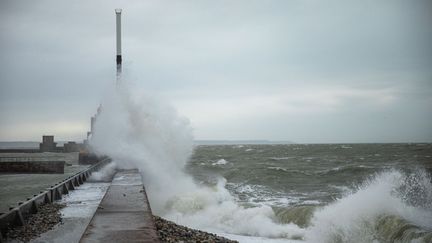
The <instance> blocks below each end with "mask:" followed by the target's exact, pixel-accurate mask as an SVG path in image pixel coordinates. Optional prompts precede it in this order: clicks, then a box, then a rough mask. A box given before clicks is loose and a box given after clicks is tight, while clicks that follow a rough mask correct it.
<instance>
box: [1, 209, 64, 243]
mask: <svg viewBox="0 0 432 243" xmlns="http://www.w3.org/2000/svg"><path fill="white" fill-rule="evenodd" d="M63 207H65V205H63V204H58V203H52V204H44V205H41V206H40V207H39V208H38V212H37V213H35V214H33V215H31V216H30V217H29V218H28V221H27V224H26V225H24V226H21V227H15V228H11V229H9V231H8V233H7V240H8V241H14V242H16V241H18V242H29V241H30V240H31V239H34V238H36V237H38V236H39V235H40V234H42V233H44V232H47V231H49V230H51V229H52V228H53V227H54V226H55V225H56V224H58V223H61V220H62V219H61V214H60V209H62V208H63Z"/></svg>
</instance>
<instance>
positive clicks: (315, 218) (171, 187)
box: [91, 83, 432, 242]
mask: <svg viewBox="0 0 432 243" xmlns="http://www.w3.org/2000/svg"><path fill="white" fill-rule="evenodd" d="M102 107H103V108H102V109H103V111H102V113H101V114H100V116H99V117H98V119H97V121H96V124H95V129H94V135H93V138H92V141H91V145H92V146H93V148H94V149H95V150H96V151H97V152H99V153H101V154H105V155H108V156H110V157H111V158H112V159H113V160H114V161H115V162H116V164H117V166H119V167H120V168H132V167H134V168H138V169H139V170H140V172H141V173H142V175H143V178H144V184H145V186H146V190H147V193H148V196H149V200H150V203H151V206H152V209H153V212H154V213H155V214H157V215H160V216H162V217H165V218H167V219H169V220H172V221H174V222H176V223H179V224H184V225H187V226H190V227H193V228H198V229H202V230H207V231H210V232H214V233H219V234H224V235H225V236H227V237H230V236H232V237H234V238H235V237H237V239H239V240H241V241H242V240H244V241H245V242H253V241H259V242H262V241H266V242H267V241H268V242H271V241H274V242H282V241H286V242H303V241H308V242H389V241H392V240H401V242H411V241H412V240H415V239H417V240H418V241H419V242H422V241H424V242H427V240H431V239H432V233H431V231H432V229H431V228H430V227H431V225H432V213H431V212H432V195H431V192H432V184H431V178H430V175H429V174H428V173H427V172H425V171H424V170H422V169H417V170H415V171H414V172H413V171H411V172H410V173H408V172H406V171H402V170H398V169H389V170H386V171H381V172H379V173H372V174H371V176H370V178H369V179H367V180H365V181H363V182H362V183H360V184H359V186H357V187H356V188H354V189H351V190H345V192H344V194H343V195H342V196H341V197H339V198H337V199H335V200H333V201H332V202H326V203H320V202H318V203H316V204H312V205H306V206H305V205H295V204H289V203H288V204H287V205H285V206H281V205H277V206H275V205H268V204H266V203H260V204H253V205H252V204H247V203H244V202H241V200H239V196H238V195H236V194H235V193H233V191H232V190H228V189H227V188H228V187H229V184H230V183H227V179H228V180H230V179H235V178H229V176H225V174H224V173H225V172H226V174H227V175H231V177H235V176H239V175H240V174H241V173H239V174H233V173H231V174H230V173H229V170H231V171H234V170H235V169H238V168H236V167H235V166H237V165H239V163H231V162H227V163H224V164H220V165H219V164H216V165H215V164H214V161H208V165H206V164H205V163H207V162H202V163H200V165H199V166H203V167H206V166H207V167H208V168H211V169H214V168H215V166H220V167H221V168H218V169H219V170H220V171H222V173H221V174H222V175H220V176H218V177H216V178H214V180H213V182H212V183H201V184H200V183H197V182H196V180H194V178H193V177H192V176H191V175H190V174H189V173H188V172H186V166H187V162H188V161H189V159H190V157H191V155H192V152H193V136H192V130H193V129H192V127H191V125H190V124H189V121H188V120H187V119H186V118H183V117H181V116H180V115H179V114H177V112H176V111H175V109H174V108H173V107H171V106H169V105H168V104H166V103H165V102H163V101H161V100H159V99H157V98H155V97H152V96H149V95H141V96H138V95H136V94H134V93H133V92H132V91H131V90H130V89H129V88H128V87H127V85H125V84H122V83H121V84H120V85H119V86H118V87H117V89H116V90H115V91H112V92H111V93H110V95H108V96H107V98H106V99H105V100H104V101H103V104H102ZM240 148H241V147H238V148H235V149H240ZM243 149H245V148H243ZM245 151H246V152H247V153H252V152H253V151H259V150H258V149H257V148H248V149H246V150H245ZM251 151H252V152H251ZM288 159H289V158H288ZM288 159H287V160H288ZM278 161H279V160H278ZM281 161H283V160H281ZM276 162H277V161H276ZM276 162H275V160H274V159H269V162H268V163H269V164H268V165H266V166H267V167H266V168H274V166H270V165H273V164H274V163H276ZM271 163H273V164H271ZM197 166H198V165H197ZM207 167H206V168H207ZM242 168H243V170H248V168H245V167H242ZM358 168H359V169H361V170H362V171H363V170H364V167H361V166H359V167H358ZM250 169H251V172H250V173H251V174H250V175H253V173H260V171H262V173H264V171H266V173H268V171H269V170H254V169H252V168H250ZM209 170H210V169H209ZM271 171H272V172H271V173H275V175H276V174H278V173H286V171H287V169H284V170H271ZM295 171H297V170H295ZM292 173H294V172H292ZM314 173H315V172H304V173H303V172H302V176H310V175H314ZM337 173H347V172H346V171H344V170H339V169H338V170H332V173H331V175H329V176H331V177H336V176H338V175H335V174H337ZM350 173H351V172H350ZM315 174H316V173H315ZM327 174H330V173H326V174H322V175H320V176H327ZM278 175H279V174H278ZM372 175H373V176H372ZM255 176H257V177H260V176H262V177H264V176H267V175H264V174H263V175H259V174H257V175H255ZM279 176H281V175H279ZM290 176H291V177H293V178H295V177H296V176H297V175H290ZM316 176H318V175H316ZM225 178H227V179H225Z"/></svg>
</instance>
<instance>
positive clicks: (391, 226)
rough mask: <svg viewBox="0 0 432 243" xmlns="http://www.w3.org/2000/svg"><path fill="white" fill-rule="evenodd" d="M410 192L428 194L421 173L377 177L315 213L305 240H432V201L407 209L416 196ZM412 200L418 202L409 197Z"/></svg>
mask: <svg viewBox="0 0 432 243" xmlns="http://www.w3.org/2000/svg"><path fill="white" fill-rule="evenodd" d="M413 178H416V179H415V180H414V179H413ZM412 181H415V182H416V183H415V184H413V183H412ZM414 186H415V187H414ZM410 189H412V190H416V191H421V192H425V191H429V192H431V191H432V184H431V180H430V177H428V176H427V173H425V172H424V171H423V170H418V171H417V172H415V173H414V175H412V174H411V176H409V175H408V176H407V175H405V174H404V173H402V172H401V171H397V170H391V171H386V172H382V173H379V174H377V175H375V177H373V178H372V179H370V180H368V181H366V182H365V183H364V184H363V185H361V186H360V187H359V188H358V190H357V191H356V192H352V193H351V194H348V195H346V196H345V197H343V198H341V199H339V200H337V201H336V202H334V203H331V204H330V205H327V206H325V207H323V208H321V209H320V210H317V211H316V212H315V213H314V216H313V218H312V220H311V224H312V226H311V227H309V228H308V229H307V233H306V239H307V240H308V241H309V242H353V243H354V242H371V243H372V242H411V241H413V240H415V239H417V240H418V242H427V241H423V240H425V239H426V238H428V239H429V238H431V237H432V233H431V230H432V229H431V227H432V207H430V204H429V203H430V202H431V201H428V202H429V203H425V202H424V201H423V204H422V206H419V205H416V206H414V205H410V203H407V198H408V196H409V195H411V196H412V195H416V194H417V193H415V192H412V191H411V190H410ZM419 195H420V194H419ZM423 197H424V196H423ZM411 200H413V201H415V202H417V201H418V200H416V199H415V198H412V197H410V201H411ZM427 200H430V199H427ZM413 233H415V234H413Z"/></svg>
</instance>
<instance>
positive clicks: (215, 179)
mask: <svg viewBox="0 0 432 243" xmlns="http://www.w3.org/2000/svg"><path fill="white" fill-rule="evenodd" d="M110 141H111V140H110ZM152 141H153V140H152ZM0 145H2V147H3V148H16V147H22V148H24V147H25V148H31V147H36V146H37V143H34V144H33V145H31V144H30V143H20V144H18V143H15V144H11V143H9V144H8V143H2V144H0ZM18 145H19V146H18ZM158 146H159V143H158ZM133 147H134V146H133V144H129V145H128V147H127V148H128V149H130V148H133ZM141 148H142V147H139V149H141ZM125 149H126V147H120V148H119V151H125ZM139 149H138V150H133V153H132V152H129V151H128V152H127V153H126V154H125V153H123V154H120V155H121V156H117V157H118V158H116V159H114V160H116V161H115V162H116V163H117V165H118V166H120V165H121V163H123V162H124V161H125V160H127V159H130V160H133V158H130V157H129V156H131V155H134V156H135V155H137V154H139V153H138V151H139ZM154 149H155V147H153V148H152V149H151V150H149V151H154ZM171 150H172V148H169V151H171ZM143 151H144V150H143ZM116 154H118V152H115V153H113V154H112V155H110V156H111V157H113V158H114V157H115V156H116ZM136 157H137V160H139V161H140V162H139V163H140V165H141V166H142V170H141V169H140V170H141V171H142V174H143V178H144V180H145V184H146V189H147V193H148V195H149V199H150V202H151V206H152V209H153V213H154V214H157V215H159V216H162V217H165V218H167V219H169V220H171V221H174V222H176V223H178V224H182V225H186V226H189V227H191V228H196V229H201V230H205V231H208V232H212V233H216V234H218V235H221V236H224V237H226V238H229V239H233V240H238V241H239V242H246V243H247V242H251V243H254V242H266V243H271V242H273V243H276V242H278V243H282V242H290V243H293V242H295V243H301V242H313V243H320V242H328V243H333V242H337V243H351V242H352V243H359V242H360V243H362V242H365V243H387V242H412V243H431V242H432V144H431V143H398V144H216V145H215V144H212V145H196V146H194V149H193V153H192V156H191V157H190V158H189V160H187V162H186V164H185V165H184V167H183V173H184V174H185V175H184V176H183V175H182V176H178V175H177V173H172V172H173V171H175V170H177V167H175V165H176V164H177V163H167V164H168V166H165V165H164V164H163V160H155V159H154V158H155V157H151V159H146V156H144V155H142V154H139V156H136ZM120 167H121V166H120ZM163 175H167V177H163ZM190 178H192V179H191V180H193V184H194V185H197V186H191V185H189V184H188V183H185V182H184V181H187V180H189V179H190ZM146 180H147V181H146ZM156 182H157V183H156ZM164 182H166V183H165V184H164ZM161 183H162V184H161ZM152 184H155V185H156V186H153V185H152ZM157 185H163V186H162V187H158V186H157ZM155 188H156V189H155ZM185 188H188V189H187V190H186V189H185ZM170 189H172V190H173V191H174V192H175V194H173V195H175V196H170V197H168V196H167V194H168V191H169V190H170ZM182 189H184V190H182ZM164 196H167V199H165V198H164V199H163V200H162V199H160V200H159V199H158V197H164Z"/></svg>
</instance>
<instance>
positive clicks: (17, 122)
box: [0, 0, 432, 142]
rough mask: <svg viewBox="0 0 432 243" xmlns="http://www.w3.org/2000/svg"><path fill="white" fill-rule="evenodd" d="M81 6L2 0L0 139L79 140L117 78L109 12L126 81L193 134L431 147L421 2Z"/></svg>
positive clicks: (427, 35) (431, 74) (431, 35)
mask: <svg viewBox="0 0 432 243" xmlns="http://www.w3.org/2000/svg"><path fill="white" fill-rule="evenodd" d="M82 3H83V2H81V1H76V2H64V1H48V0H47V1H39V2H38V3H37V4H36V3H29V2H27V1H9V0H7V1H2V2H1V3H0V31H1V32H2V35H1V36H0V43H1V46H2V55H1V56H0V85H1V87H0V102H1V103H0V113H1V118H0V127H1V129H2V130H1V132H0V140H4V139H13V137H14V134H16V137H17V138H18V137H19V138H23V139H26V140H32V139H33V140H39V135H37V134H40V135H41V134H42V133H45V132H52V133H57V132H58V133H61V134H64V135H62V136H64V137H67V136H71V137H74V138H84V137H85V134H86V131H87V130H88V128H87V127H86V126H84V125H82V124H88V120H89V117H90V116H91V115H92V114H93V113H94V111H95V109H96V108H97V106H98V105H99V102H100V100H101V97H102V94H103V93H104V92H105V90H106V89H108V88H107V87H109V86H110V85H114V82H115V58H114V56H115V53H114V52H115V48H114V47H115V39H114V30H115V28H114V26H115V25H114V23H115V18H114V8H117V7H122V8H123V9H124V11H123V54H124V75H125V77H126V80H128V82H130V83H132V85H134V88H135V90H136V91H137V92H144V91H145V92H147V93H153V94H155V95H158V96H162V97H164V98H165V99H167V100H169V101H171V102H172V103H173V104H174V105H175V106H177V107H178V108H179V110H180V111H181V112H182V113H184V115H186V116H188V117H190V119H191V120H192V122H193V124H194V126H195V128H196V136H197V138H210V139H211V138H221V139H223V138H228V137H229V138H232V139H241V138H246V137H247V138H267V139H283V140H296V141H303V142H314V141H370V142H372V141H400V142H401V141H430V138H431V137H432V134H431V132H430V131H432V127H431V126H432V125H430V124H428V123H425V122H423V121H424V120H430V119H431V118H432V114H431V110H430V108H429V107H431V106H432V101H431V98H430V97H431V93H432V71H431V70H430V64H431V63H432V48H431V46H430V43H431V42H432V29H431V28H430V23H431V20H432V15H430V10H432V7H431V6H432V4H431V3H430V1H420V0H419V1H414V2H410V3H406V2H404V1H381V2H376V1H369V0H368V1H361V2H346V1H336V0H334V1H329V2H326V3H322V2H316V1H272V2H270V3H267V4H265V5H264V4H262V2H261V1H236V2H232V1H222V2H212V1H190V2H176V3H168V2H163V1H145V2H136V1H124V2H122V3H121V6H119V3H118V2H116V1H92V2H86V3H85V7H83V4H82ZM408 117H409V118H410V119H408ZM394 120H398V121H402V120H403V121H404V122H406V123H407V124H408V125H405V124H399V123H396V122H392V121H394ZM65 121H69V122H70V123H65ZM311 121H314V122H311ZM27 122H28V124H27ZM389 122H390V123H392V125H391V126H389V125H388V123H389ZM29 124H32V125H31V126H30V125H29ZM33 124H38V125H34V126H33ZM46 124H52V126H51V127H52V129H50V128H49V127H50V126H48V125H47V127H45V128H44V129H42V127H44V126H45V125H46ZM55 124H64V125H65V127H66V128H67V127H70V129H69V130H70V133H68V132H66V131H63V130H62V129H60V128H59V126H57V125H55ZM68 124H69V125H68ZM73 124H75V125H73ZM77 124H81V125H77ZM406 126H410V127H415V130H409V132H405V133H404V132H401V131H405V130H406ZM359 127H369V128H371V129H370V132H368V131H367V130H359V129H358V128H359ZM30 128H31V129H30ZM294 128H295V129H294ZM340 128H344V129H343V131H339V129H340ZM372 128H373V129H372ZM6 129H7V130H8V132H7V134H8V135H7V136H6V135H3V134H6V133H5V132H4V131H5V130H6ZM80 129H81V130H80ZM380 129H381V130H380ZM46 130H48V131H46ZM66 130H67V129H66ZM24 131H25V132H24ZM347 131H348V132H347ZM378 131H382V132H378ZM25 134H28V135H27V137H26V135H25ZM302 134H303V135H302ZM306 134H307V135H306ZM347 134H349V135H350V137H348V135H347ZM377 134H380V136H377ZM394 134H401V135H400V136H395V135H394Z"/></svg>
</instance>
